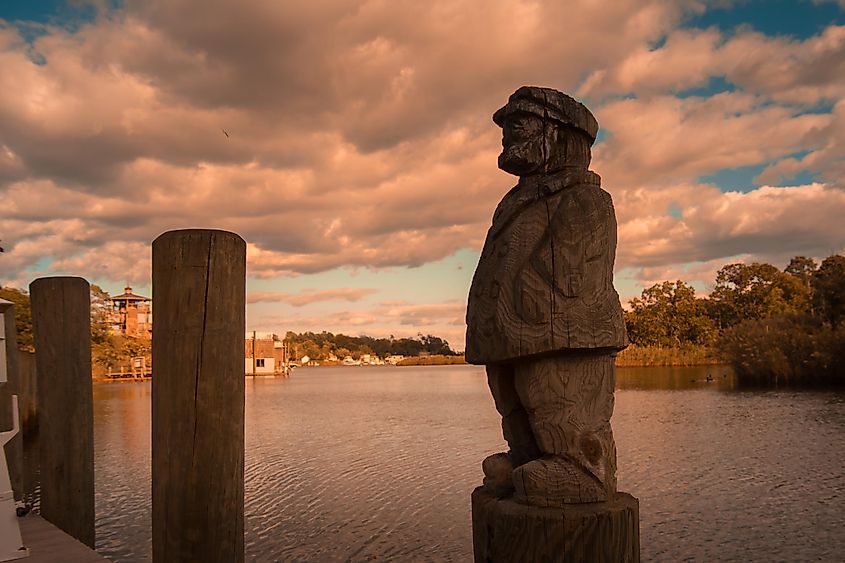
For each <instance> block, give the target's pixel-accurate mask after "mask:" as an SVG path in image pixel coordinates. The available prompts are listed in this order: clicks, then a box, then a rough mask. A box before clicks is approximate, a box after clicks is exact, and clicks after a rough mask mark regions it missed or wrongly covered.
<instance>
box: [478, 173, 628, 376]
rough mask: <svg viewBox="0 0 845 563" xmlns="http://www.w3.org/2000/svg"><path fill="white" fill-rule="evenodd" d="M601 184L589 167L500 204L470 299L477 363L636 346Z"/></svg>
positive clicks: (514, 193)
mask: <svg viewBox="0 0 845 563" xmlns="http://www.w3.org/2000/svg"><path fill="white" fill-rule="evenodd" d="M599 184H600V180H599V178H598V175H596V174H594V173H593V172H590V171H587V170H577V169H576V170H565V171H562V172H558V173H555V174H550V175H537V176H530V177H526V178H521V179H520V182H519V184H518V185H517V186H516V187H515V188H514V189H513V190H511V191H510V192H509V193H508V194H507V195H506V196H505V198H504V199H503V200H502V202H501V203H500V204H499V206H498V208H497V209H496V212H495V214H494V217H493V225H492V226H491V227H490V231H489V232H488V234H487V240H486V241H485V243H484V249H483V250H482V253H481V258H480V260H479V263H478V267H477V269H476V271H475V275H474V277H473V280H472V285H471V288H470V293H469V300H468V306H467V343H466V358H467V361H468V362H470V363H475V364H491V363H503V362H511V361H515V360H519V359H521V358H526V357H531V356H537V355H542V354H549V353H555V352H562V351H564V352H565V351H572V350H583V349H607V350H608V351H616V350H620V349H623V348H624V347H625V346H627V344H628V339H627V334H626V332H625V323H624V320H623V316H622V306H621V304H620V303H619V295H618V294H617V293H616V290H615V289H614V288H613V263H614V259H615V255H616V217H615V213H614V210H613V203H612V202H611V199H610V195H609V194H608V193H607V192H605V191H604V190H602V189H601V188H600V187H599Z"/></svg>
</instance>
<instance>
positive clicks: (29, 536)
mask: <svg viewBox="0 0 845 563" xmlns="http://www.w3.org/2000/svg"><path fill="white" fill-rule="evenodd" d="M18 522H19V523H20V527H21V536H22V537H23V543H24V545H25V546H26V547H28V548H29V557H27V558H25V559H21V560H20V561H24V562H26V563H103V562H104V561H110V560H109V559H106V558H105V557H103V556H102V555H99V554H97V552H96V551H94V550H92V549H91V548H89V547H88V546H86V545H84V544H83V543H81V542H78V541H76V540H75V539H73V538H72V537H71V536H69V535H67V534H66V533H64V532H63V531H61V530H60V529H58V528H57V527H55V526H54V525H52V524H51V523H49V522H47V521H46V520H44V519H43V518H41V516H39V515H37V514H28V515H27V516H25V517H23V518H18Z"/></svg>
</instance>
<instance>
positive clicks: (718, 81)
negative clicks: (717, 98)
mask: <svg viewBox="0 0 845 563" xmlns="http://www.w3.org/2000/svg"><path fill="white" fill-rule="evenodd" d="M735 91H736V86H734V84H733V83H732V82H730V81H728V80H727V79H726V78H725V77H724V76H711V77H710V80H709V81H708V82H707V84H706V85H704V86H696V87H695V88H689V89H687V90H682V91H680V92H678V93H677V94H676V97H678V98H693V97H701V98H709V97H710V96H712V95H714V94H720V93H722V92H735Z"/></svg>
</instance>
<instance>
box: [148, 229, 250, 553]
mask: <svg viewBox="0 0 845 563" xmlns="http://www.w3.org/2000/svg"><path fill="white" fill-rule="evenodd" d="M245 291H246V243H245V242H244V240H243V239H242V238H241V237H239V236H238V235H236V234H234V233H229V232H225V231H216V230H183V231H170V232H167V233H164V234H162V235H161V236H159V237H158V238H157V239H156V240H155V241H154V242H153V310H154V311H155V324H154V329H153V399H152V403H153V422H152V424H153V428H152V447H153V459H152V478H153V560H154V561H156V562H159V563H160V562H188V561H196V562H202V563H214V562H220V563H238V562H242V561H243V560H244V369H243V365H244V358H243V348H244V345H243V338H244V332H245V322H246V318H245V316H246V312H245V311H246V303H245Z"/></svg>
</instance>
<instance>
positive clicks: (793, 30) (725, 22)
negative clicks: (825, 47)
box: [684, 0, 845, 39]
mask: <svg viewBox="0 0 845 563" xmlns="http://www.w3.org/2000/svg"><path fill="white" fill-rule="evenodd" d="M842 24H845V11H843V10H842V9H841V8H840V7H839V6H838V5H837V4H836V2H834V1H829V2H823V3H820V4H814V3H813V2H812V0H745V1H742V0H740V1H739V2H737V3H735V4H734V5H733V6H731V7H729V8H716V7H714V8H710V9H708V10H707V11H705V12H704V13H702V14H700V15H696V16H693V17H692V18H690V19H689V20H688V21H687V22H686V24H685V25H684V27H688V28H708V27H714V26H715V27H717V28H718V29H719V30H720V31H722V32H723V33H733V32H734V31H735V30H736V28H737V27H740V26H748V27H750V28H752V29H754V30H755V31H759V32H761V33H765V34H766V35H788V36H790V37H794V38H796V39H806V38H808V37H812V36H813V35H818V34H819V33H820V32H821V31H822V30H823V29H824V28H825V27H827V26H829V25H842Z"/></svg>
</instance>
